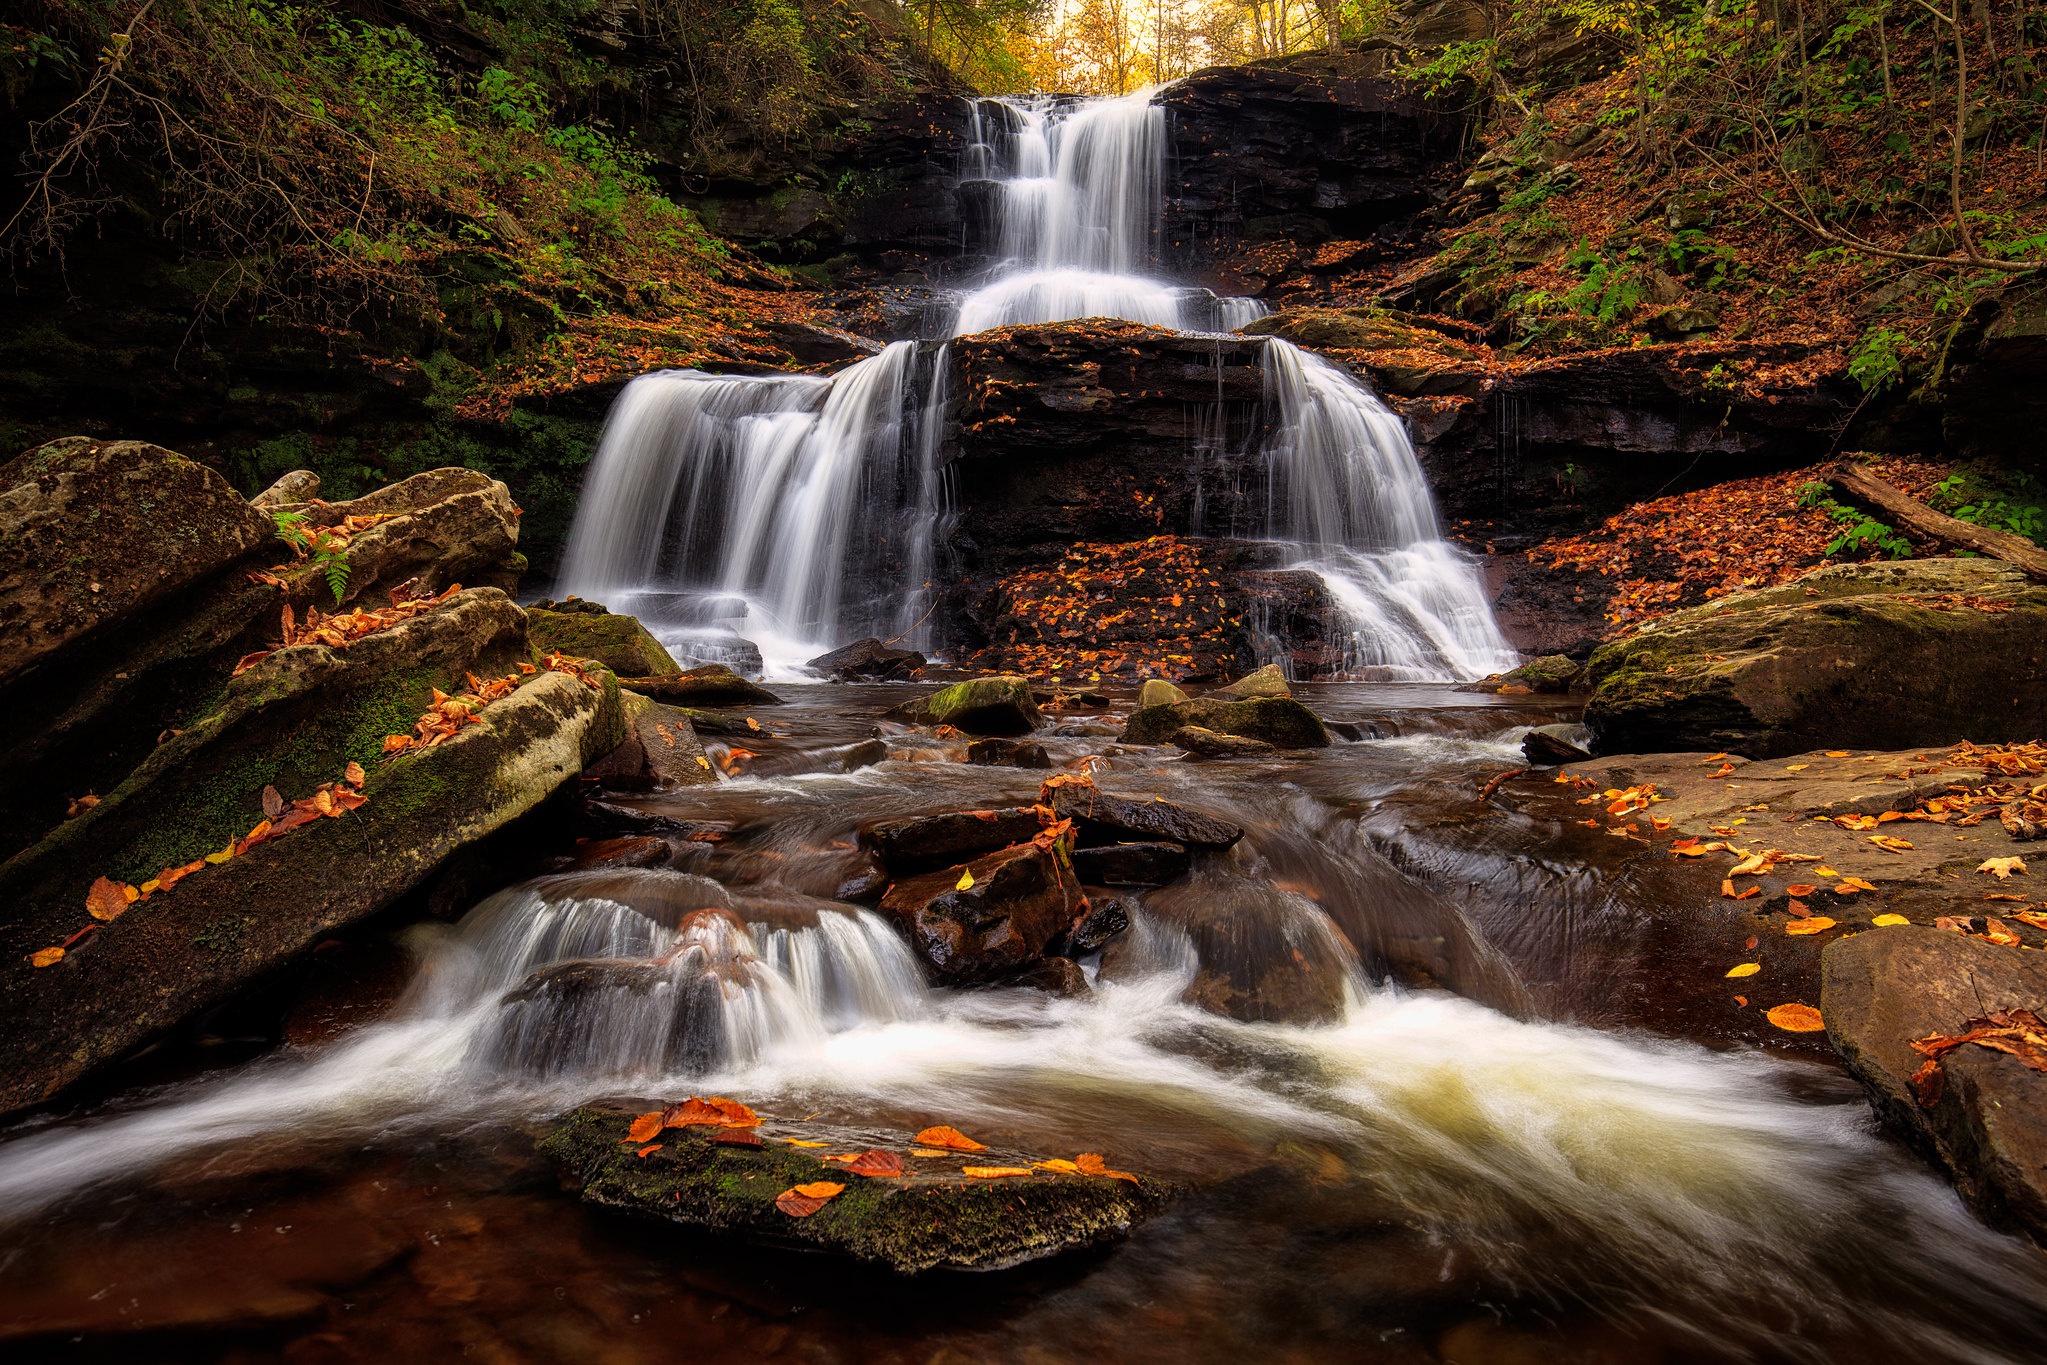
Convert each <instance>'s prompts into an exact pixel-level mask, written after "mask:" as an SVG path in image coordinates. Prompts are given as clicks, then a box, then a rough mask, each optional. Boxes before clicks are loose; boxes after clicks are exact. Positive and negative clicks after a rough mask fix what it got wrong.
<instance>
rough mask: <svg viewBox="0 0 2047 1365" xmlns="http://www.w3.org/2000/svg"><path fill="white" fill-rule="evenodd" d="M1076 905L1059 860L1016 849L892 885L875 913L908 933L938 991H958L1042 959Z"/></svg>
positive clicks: (1074, 888)
mask: <svg viewBox="0 0 2047 1365" xmlns="http://www.w3.org/2000/svg"><path fill="white" fill-rule="evenodd" d="M969 875H971V878H972V880H971V882H968V881H967V878H968V876H969ZM963 882H966V883H967V884H966V885H962V884H961V883H963ZM1081 901H1082V895H1081V890H1080V884H1079V883H1078V882H1077V881H1075V880H1074V878H1073V874H1072V873H1071V872H1069V871H1068V870H1067V869H1066V865H1065V864H1064V863H1063V862H1062V861H1061V859H1060V857H1059V855H1058V854H1056V853H1055V852H1053V851H1052V850H1051V849H1046V848H1040V847H1038V846H1037V845H1035V844H1022V845H1018V846H1017V847H1014V848H1006V849H1003V850H1001V851H1000V852H997V853H991V854H988V855H987V856H986V857H982V858H976V859H975V860H974V861H972V862H971V863H968V864H967V865H966V866H965V867H964V868H947V869H945V870H944V871H942V872H931V873H926V874H925V875H923V876H920V877H909V878H905V879H904V880H901V881H898V882H897V883H896V884H895V885H893V886H891V887H890V888H889V889H888V894H887V895H885V896H883V897H882V898H881V910H882V913H884V914H888V915H893V916H894V917H895V918H896V919H897V921H898V922H899V923H901V924H902V925H903V927H904V928H905V930H907V931H908V933H909V937H910V943H911V946H912V947H914V948H916V950H917V952H918V954H919V955H920V956H922V957H923V959H924V961H925V962H926V963H927V964H929V966H930V968H931V970H932V974H933V975H934V976H935V977H936V978H937V979H938V980H939V981H940V982H941V983H942V984H945V985H964V984H967V983H969V982H976V981H996V980H1000V979H1001V978H1003V977H1005V976H1008V975H1009V974H1011V973H1013V972H1015V971H1017V970H1018V969H1019V968H1022V967H1025V966H1028V965H1029V964H1031V963H1033V962H1035V961H1036V960H1037V959H1038V958H1040V957H1042V956H1044V953H1045V949H1046V947H1047V945H1049V944H1050V943H1051V942H1052V941H1053V940H1054V939H1055V938H1056V937H1058V936H1059V935H1061V934H1063V933H1065V932H1066V931H1067V930H1068V929H1069V928H1071V927H1072V925H1073V920H1074V916H1075V915H1076V913H1078V912H1079V909H1080V905H1081Z"/></svg>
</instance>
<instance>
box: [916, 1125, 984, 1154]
mask: <svg viewBox="0 0 2047 1365" xmlns="http://www.w3.org/2000/svg"><path fill="white" fill-rule="evenodd" d="M910 1141H911V1142H913V1143H915V1144H916V1145H917V1146H919V1147H949V1148H951V1149H952V1150H953V1151H955V1152H985V1151H987V1150H988V1144H987V1143H985V1142H976V1141H974V1140H973V1139H972V1138H970V1137H968V1136H967V1135H966V1134H965V1133H962V1132H961V1131H960V1130H959V1129H957V1128H952V1127H947V1126H945V1125H943V1124H941V1125H939V1126H938V1127H936V1128H926V1129H925V1130H924V1131H923V1132H921V1133H919V1134H917V1136H915V1137H913V1138H911V1139H910Z"/></svg>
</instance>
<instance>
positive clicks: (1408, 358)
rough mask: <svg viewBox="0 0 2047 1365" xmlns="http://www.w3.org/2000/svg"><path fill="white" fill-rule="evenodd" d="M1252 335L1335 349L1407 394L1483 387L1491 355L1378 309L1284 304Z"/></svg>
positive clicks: (1251, 327)
mask: <svg viewBox="0 0 2047 1365" xmlns="http://www.w3.org/2000/svg"><path fill="white" fill-rule="evenodd" d="M1243 331H1244V332H1245V334H1247V335H1264V336H1276V337H1281V338H1284V339H1285V340H1287V341H1291V342H1293V343H1294V344H1295V345H1297V346H1305V347H1308V348H1309V349H1311V350H1315V351H1322V352H1336V353H1337V358H1338V359H1340V360H1342V361H1344V362H1346V363H1348V364H1349V365H1351V366H1352V367H1353V368H1355V369H1357V370H1359V371H1362V372H1363V373H1364V374H1365V375H1366V376H1367V377H1368V378H1370V379H1371V380H1372V382H1373V386H1374V387H1375V388H1376V389H1377V390H1378V391H1379V392H1381V393H1391V394H1398V395H1401V396H1403V397H1423V396H1432V397H1433V396H1441V395H1457V396H1460V397H1467V398H1468V397H1475V396H1477V395H1478V394H1480V393H1482V392H1484V389H1485V384H1486V378H1487V374H1486V361H1485V356H1484V354H1483V353H1482V352H1481V351H1479V350H1477V349H1476V348H1474V347H1471V346H1467V345H1464V344H1463V343H1462V342H1459V341H1456V340H1453V339H1452V338H1450V337H1446V336H1444V335H1443V334H1442V333H1440V332H1435V331H1430V330H1429V329H1427V328H1424V327H1416V326H1412V325H1410V324H1408V323H1404V322H1401V321H1399V320H1398V319H1396V318H1394V317H1393V316H1392V315H1390V314H1388V313H1385V312H1383V311H1380V310H1376V309H1364V308H1346V309H1336V308H1301V309H1283V310H1281V311H1279V312H1276V313H1271V314H1268V315H1267V316H1265V317H1262V318H1259V319H1258V320H1257V321H1255V322H1251V323H1247V324H1245V326H1244V328H1243Z"/></svg>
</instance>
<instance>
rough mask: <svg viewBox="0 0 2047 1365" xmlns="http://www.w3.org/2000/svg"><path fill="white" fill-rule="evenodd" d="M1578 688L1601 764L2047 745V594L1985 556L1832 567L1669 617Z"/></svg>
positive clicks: (1614, 653)
mask: <svg viewBox="0 0 2047 1365" xmlns="http://www.w3.org/2000/svg"><path fill="white" fill-rule="evenodd" d="M1979 602H1981V603H1987V604H1989V605H1990V606H1992V607H1998V608H2004V609H2001V610H1986V609H1984V608H1983V607H1982V606H1979V605H1976V603H1979ZM1587 676H1588V678H1589V680H1590V681H1591V684H1592V687H1593V693H1592V698H1591V700H1590V701H1589V702H1588V703H1587V705H1586V708H1585V724H1586V725H1587V726H1588V727H1589V728H1590V729H1591V730H1592V732H1593V736H1594V739H1595V746H1594V747H1595V748H1596V749H1597V750H1598V751H1599V752H1602V753H1613V752H1618V751H1623V750H1627V751H1642V752H1653V751H1657V750H1686V749H1698V750H1702V751H1706V752H1713V751H1717V750H1723V749H1724V750H1728V751H1730V752H1733V753H1738V754H1744V755H1747V756H1748V757H1750V758H1773V757H1779V756H1782V755H1785V754H1793V753H1798V752H1801V751H1803V750H1807V749H1825V748H1839V747H1844V746H1855V747H1862V748H1910V747H1915V746H1924V745H1938V744H1947V743H1951V742H1953V741H1956V740H1960V739H1970V740H1974V741H1976V742H1978V743H1988V742H1991V741H1996V740H2020V739H2030V738H2033V737H2035V736H2037V735H2039V734H2041V733H2043V732H2047V585H2041V584H2035V583H2030V582H2028V581H2027V579H2026V578H2025V576H2024V575H2023V574H2021V573H2020V572H2019V571H2018V570H2016V569H2013V568H2011V567H2009V566H2007V565H2004V564H2000V563H1998V562H1996V561H1994V560H1987V559H1926V560H1904V561H1896V562H1886V563H1872V564H1840V565H1834V566H1831V567H1828V568H1823V569H1817V570H1814V571H1813V572H1811V573H1808V574H1806V575H1804V576H1803V577H1800V578H1798V579H1795V580H1793V581H1792V582H1791V583H1788V584H1786V585H1784V586H1783V587H1778V588H1764V589H1758V590H1756V591H1752V592H1744V593H1735V594H1732V595H1730V596H1727V597H1723V598H1720V599H1718V600H1716V601H1714V602H1710V603H1707V604H1706V605H1704V606H1700V607H1694V608H1691V609H1689V610H1686V611H1681V612H1674V613H1672V614H1671V615H1670V616H1667V617H1664V618H1663V619H1661V620H1659V621H1655V622H1653V623H1651V624H1650V625H1648V626H1647V627H1645V628H1644V629H1643V630H1642V631H1641V632H1640V633H1639V634H1637V635H1634V636H1632V637H1630V638H1628V639H1625V640H1618V641H1615V642H1613V643H1612V644H1608V645H1605V646H1603V647H1602V648H1601V649H1600V650H1599V651H1598V652H1597V653H1595V654H1594V655H1593V656H1592V662H1591V664H1590V665H1589V666H1588V669H1587Z"/></svg>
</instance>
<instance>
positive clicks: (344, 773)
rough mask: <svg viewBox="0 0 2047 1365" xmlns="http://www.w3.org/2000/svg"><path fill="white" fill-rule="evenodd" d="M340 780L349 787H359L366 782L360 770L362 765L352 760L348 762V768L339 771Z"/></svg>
mask: <svg viewBox="0 0 2047 1365" xmlns="http://www.w3.org/2000/svg"><path fill="white" fill-rule="evenodd" d="M341 778H342V780H343V781H344V782H346V783H348V785H349V786H351V787H360V786H361V785H362V784H363V783H364V782H365V781H367V780H368V778H367V776H366V775H365V774H364V772H363V770H362V764H360V763H358V762H356V761H355V760H354V759H352V758H351V759H349V760H348V766H347V767H346V768H343V769H342V770H341Z"/></svg>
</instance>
